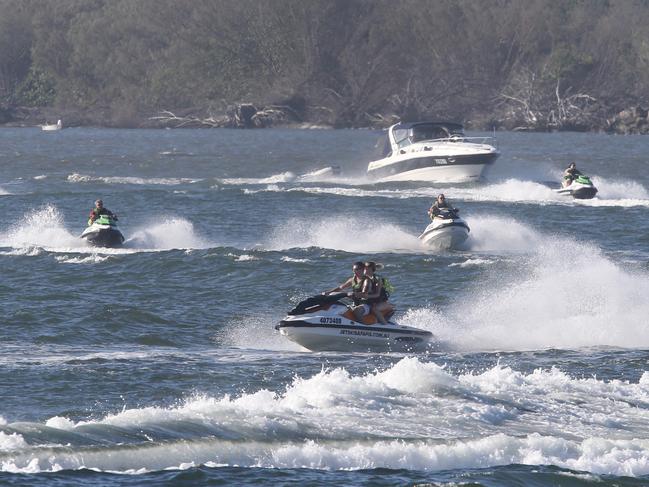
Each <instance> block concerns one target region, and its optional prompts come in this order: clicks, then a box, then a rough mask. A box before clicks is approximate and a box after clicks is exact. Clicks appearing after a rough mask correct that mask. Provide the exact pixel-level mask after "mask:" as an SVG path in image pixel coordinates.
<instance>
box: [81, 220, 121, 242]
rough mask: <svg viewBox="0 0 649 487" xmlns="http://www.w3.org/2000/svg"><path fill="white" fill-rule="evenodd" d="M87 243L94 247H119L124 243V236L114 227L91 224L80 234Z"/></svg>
mask: <svg viewBox="0 0 649 487" xmlns="http://www.w3.org/2000/svg"><path fill="white" fill-rule="evenodd" d="M81 238H85V239H86V240H87V241H88V243H90V244H91V245H94V246H96V247H119V246H121V245H122V244H123V243H124V235H122V232H120V231H119V230H118V229H117V228H116V227H115V226H111V225H97V224H93V225H91V226H89V227H88V228H86V229H85V230H84V232H83V233H82V234H81Z"/></svg>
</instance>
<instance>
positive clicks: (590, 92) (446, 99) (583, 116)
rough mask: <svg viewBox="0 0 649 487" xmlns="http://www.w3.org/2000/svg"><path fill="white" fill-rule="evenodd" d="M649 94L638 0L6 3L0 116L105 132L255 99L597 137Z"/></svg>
mask: <svg viewBox="0 0 649 487" xmlns="http://www.w3.org/2000/svg"><path fill="white" fill-rule="evenodd" d="M648 98H649V2H646V1H643V0H479V1H478V0H192V1H182V2H179V1H177V0H0V106H2V107H4V108H8V107H15V106H33V107H42V106H48V105H50V106H51V105H54V106H57V107H63V108H68V109H77V110H88V111H97V112H101V114H102V115H101V116H102V117H105V118H106V119H107V120H106V122H107V123H109V124H116V125H138V124H139V123H140V122H141V121H142V120H145V119H147V118H148V117H149V116H152V115H155V114H156V113H157V112H160V111H162V110H171V111H174V112H176V111H178V110H180V111H182V110H185V111H191V110H194V111H197V112H202V113H203V114H205V115H206V116H211V115H212V114H217V113H223V112H225V111H226V109H227V107H228V105H230V104H233V103H238V102H252V103H255V104H260V105H264V104H280V105H284V106H287V107H290V110H291V111H292V114H293V116H294V117H295V118H297V119H301V120H305V121H313V122H320V123H329V124H332V125H336V126H366V125H368V124H372V123H377V122H379V123H380V121H381V120H386V119H390V118H391V117H400V118H402V119H420V118H436V119H454V120H465V121H467V120H469V121H473V122H474V124H475V125H476V126H489V125H500V126H506V127H507V128H514V127H515V126H517V125H520V126H523V127H526V128H541V129H543V128H556V129H565V128H572V129H592V128H598V125H601V124H603V123H604V121H605V120H606V118H607V117H610V116H611V115H612V114H614V113H617V112H619V111H621V110H622V109H624V108H626V107H629V106H635V105H641V104H646V103H647V100H648ZM600 128H601V127H600Z"/></svg>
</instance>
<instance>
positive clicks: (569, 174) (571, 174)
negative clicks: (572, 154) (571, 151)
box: [562, 162, 582, 188]
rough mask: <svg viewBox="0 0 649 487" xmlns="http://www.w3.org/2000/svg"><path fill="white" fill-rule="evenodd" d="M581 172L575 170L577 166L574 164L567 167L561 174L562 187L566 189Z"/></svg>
mask: <svg viewBox="0 0 649 487" xmlns="http://www.w3.org/2000/svg"><path fill="white" fill-rule="evenodd" d="M581 175H582V174H581V171H579V169H577V164H575V163H574V162H571V163H570V165H569V166H568V169H566V170H565V171H564V172H563V182H562V184H563V187H564V188H567V187H568V186H570V185H571V184H572V182H573V181H574V180H575V179H577V176H581Z"/></svg>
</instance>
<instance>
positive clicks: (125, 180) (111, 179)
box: [67, 173, 202, 186]
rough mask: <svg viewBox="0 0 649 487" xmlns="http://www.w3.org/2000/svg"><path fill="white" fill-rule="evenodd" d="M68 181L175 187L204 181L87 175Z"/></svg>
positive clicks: (71, 178) (79, 175) (73, 176)
mask: <svg viewBox="0 0 649 487" xmlns="http://www.w3.org/2000/svg"><path fill="white" fill-rule="evenodd" d="M67 180H68V181H69V182H71V183H95V182H99V183H105V184H140V185H142V184H150V185H164V186H175V185H179V184H187V183H196V182H199V181H202V179H191V178H139V177H134V176H90V175H85V174H77V173H74V174H70V175H69V176H68V178H67Z"/></svg>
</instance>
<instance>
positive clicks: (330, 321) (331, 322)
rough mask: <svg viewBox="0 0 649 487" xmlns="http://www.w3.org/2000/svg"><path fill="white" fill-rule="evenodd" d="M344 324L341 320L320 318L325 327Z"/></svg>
mask: <svg viewBox="0 0 649 487" xmlns="http://www.w3.org/2000/svg"><path fill="white" fill-rule="evenodd" d="M342 322H343V320H342V319H341V318H326V317H325V318H320V323H322V324H323V325H340V324H341V323H342Z"/></svg>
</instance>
